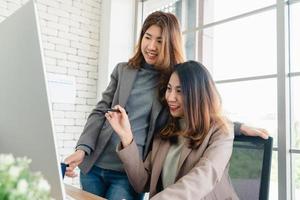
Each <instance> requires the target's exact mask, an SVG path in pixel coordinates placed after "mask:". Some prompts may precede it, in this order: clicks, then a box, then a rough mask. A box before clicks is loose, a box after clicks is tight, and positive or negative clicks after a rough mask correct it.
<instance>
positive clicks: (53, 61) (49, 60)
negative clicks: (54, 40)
mask: <svg viewBox="0 0 300 200" xmlns="http://www.w3.org/2000/svg"><path fill="white" fill-rule="evenodd" d="M47 45H48V44H47ZM44 61H45V64H47V65H56V59H55V58H50V57H45V58H44Z"/></svg>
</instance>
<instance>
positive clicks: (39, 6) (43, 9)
mask: <svg viewBox="0 0 300 200" xmlns="http://www.w3.org/2000/svg"><path fill="white" fill-rule="evenodd" d="M37 9H38V12H39V13H40V12H47V6H46V5H44V4H40V3H39V4H37Z"/></svg>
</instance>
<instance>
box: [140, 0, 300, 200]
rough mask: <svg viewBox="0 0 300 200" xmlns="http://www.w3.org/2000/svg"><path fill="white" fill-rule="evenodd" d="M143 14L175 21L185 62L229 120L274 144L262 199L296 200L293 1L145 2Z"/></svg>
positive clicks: (299, 13) (298, 8) (299, 32)
mask: <svg viewBox="0 0 300 200" xmlns="http://www.w3.org/2000/svg"><path fill="white" fill-rule="evenodd" d="M150 10H151V11H154V10H165V11H168V10H169V11H171V12H173V13H174V14H176V15H177V17H178V19H179V21H180V22H181V25H182V34H183V37H184V47H185V51H186V57H187V59H195V60H198V61H200V62H202V63H203V64H204V65H205V66H206V67H207V68H208V69H209V70H210V72H211V73H212V75H213V77H214V80H215V81H216V83H217V87H218V89H219V92H220V93H221V97H222V100H223V106H224V108H225V111H226V113H227V114H228V115H229V117H230V118H231V119H232V120H237V121H241V122H245V123H247V124H249V125H253V126H256V127H263V128H266V129H267V130H268V131H269V132H270V134H271V136H272V137H273V138H274V151H273V158H272V159H273V160H272V171H271V183H270V195H269V199H272V200H273V199H289V197H291V199H300V93H299V92H298V91H300V56H299V52H300V45H299V44H300V23H299V19H300V0H290V1H287V0H226V1H224V0H173V1H172V0H165V1H158V0H147V1H144V3H143V13H144V14H145V16H146V15H148V14H149V13H150ZM146 11H147V12H148V13H147V12H146ZM278 27H285V28H282V29H279V28H278ZM283 29H284V30H283ZM283 33H284V34H283ZM282 44H284V45H282ZM282 49H283V50H282ZM280 77H281V78H280ZM282 77H284V78H283V79H284V81H282V80H283V79H282ZM286 88H287V89H286ZM282 99H286V101H282ZM284 103H286V104H287V105H288V106H287V105H285V104H284ZM282 108H285V109H283V110H282ZM279 110H280V111H279ZM281 112H283V113H281ZM282 117H284V118H288V120H282ZM285 128H286V131H285ZM279 132H280V133H279ZM278 134H280V135H278ZM279 136H280V137H279ZM282 136H283V137H282ZM284 148H287V151H288V153H285V152H286V150H285V149H284ZM282 152H284V153H282ZM289 163H291V166H290V165H289ZM282 165H284V166H286V169H285V170H279V171H278V168H280V166H282ZM290 174H292V178H291V180H289V177H290ZM279 177H281V180H279ZM285 180H288V182H285ZM278 185H280V186H281V187H278Z"/></svg>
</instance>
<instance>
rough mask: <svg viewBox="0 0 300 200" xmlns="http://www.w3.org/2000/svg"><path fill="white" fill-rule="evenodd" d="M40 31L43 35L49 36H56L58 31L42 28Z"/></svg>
mask: <svg viewBox="0 0 300 200" xmlns="http://www.w3.org/2000/svg"><path fill="white" fill-rule="evenodd" d="M41 30H42V33H43V34H45V35H50V36H57V35H58V31H57V30H56V29H52V28H46V27H43V28H42V29H41Z"/></svg>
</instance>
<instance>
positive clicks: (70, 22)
mask: <svg viewBox="0 0 300 200" xmlns="http://www.w3.org/2000/svg"><path fill="white" fill-rule="evenodd" d="M58 23H60V24H66V25H68V26H70V27H74V28H79V27H80V22H77V21H74V20H72V19H67V18H64V17H59V18H58Z"/></svg>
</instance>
